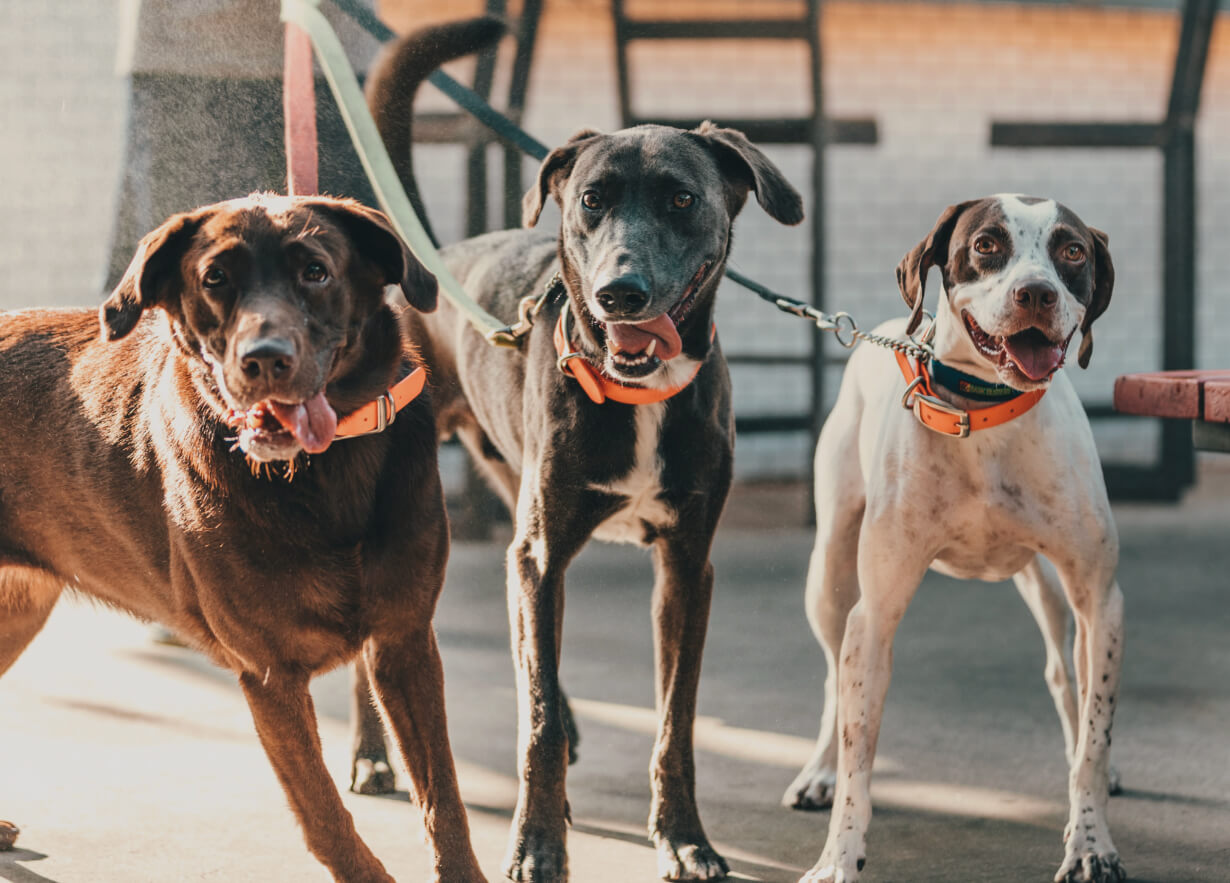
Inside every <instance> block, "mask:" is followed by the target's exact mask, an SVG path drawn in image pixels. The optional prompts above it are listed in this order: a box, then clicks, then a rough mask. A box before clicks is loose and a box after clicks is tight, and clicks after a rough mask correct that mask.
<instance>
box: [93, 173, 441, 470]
mask: <svg viewBox="0 0 1230 883" xmlns="http://www.w3.org/2000/svg"><path fill="white" fill-rule="evenodd" d="M388 284H397V285H400V286H401V288H402V291H403V292H404V293H405V295H406V298H407V300H408V301H409V302H410V303H411V304H412V305H413V306H416V307H418V308H419V309H421V310H430V309H433V308H434V307H435V303H436V280H435V277H434V276H432V275H431V274H430V273H429V272H427V270H426V269H424V268H423V266H422V265H421V264H420V263H419V262H418V261H417V260H416V259H415V258H414V257H413V256H412V255H411V254H410V252H409V251H408V250H407V249H406V248H405V246H404V245H403V244H402V242H401V240H400V239H399V238H398V236H397V234H396V233H394V231H393V229H392V228H391V227H390V226H389V223H388V221H387V220H386V219H385V217H384V216H383V215H382V214H380V213H379V212H376V211H373V210H371V209H368V208H366V207H364V206H362V205H360V204H359V203H357V202H354V201H353V200H342V199H330V198H327V197H310V198H295V197H286V196H276V195H273V194H253V195H252V196H250V197H247V198H245V199H236V200H232V201H230V202H224V203H219V204H217V205H210V206H205V207H203V208H200V209H197V210H196V211H192V212H187V213H184V214H180V215H175V216H173V217H172V218H170V219H169V220H168V221H167V222H166V223H165V224H163V225H162V226H161V227H159V228H158V229H157V230H154V231H153V232H152V233H150V234H149V235H147V236H146V237H145V238H144V239H143V240H142V241H141V244H140V246H139V248H138V249H137V254H136V256H135V257H134V258H133V260H132V264H131V265H130V266H129V267H128V271H127V273H125V275H124V278H123V279H122V280H121V281H120V284H119V285H118V286H117V287H116V289H115V291H114V292H113V293H112V295H111V297H110V298H109V299H108V300H107V302H106V303H104V304H103V306H102V309H101V310H100V318H101V321H102V329H103V333H104V335H105V336H106V337H107V338H109V339H112V340H114V339H117V338H121V337H123V336H125V335H126V334H128V333H129V332H130V331H131V330H132V329H133V328H134V327H135V326H136V324H137V322H138V320H139V319H140V318H141V315H142V313H143V312H144V311H145V310H148V309H149V308H151V307H158V308H160V309H162V310H164V311H165V312H166V313H167V315H168V317H169V318H170V320H171V323H172V327H173V329H174V334H175V337H176V340H177V341H178V342H179V343H180V344H181V345H182V346H183V348H184V349H185V350H187V351H188V352H189V353H190V354H191V355H192V357H194V358H199V359H201V360H203V362H204V364H205V365H206V366H208V369H209V372H210V374H211V375H212V378H213V380H214V383H215V385H216V389H217V393H218V395H219V396H220V399H221V402H220V404H221V405H222V406H224V407H225V408H229V409H230V410H231V411H232V412H233V413H232V414H231V415H229V417H230V420H231V422H232V423H233V424H234V425H236V426H237V428H238V430H239V445H240V447H241V448H242V449H243V451H244V453H245V454H247V456H248V457H250V458H251V459H253V460H256V461H259V462H268V461H273V460H293V459H294V458H295V457H296V456H297V455H298V454H299V452H300V451H301V450H304V451H308V452H309V453H318V452H320V451H323V450H325V449H326V448H327V447H328V446H329V444H330V442H332V440H333V437H334V434H335V432H336V429H337V410H336V409H337V407H339V406H340V407H343V408H353V407H355V406H357V405H358V404H360V402H358V401H354V400H353V398H354V396H355V395H356V392H357V391H358V389H359V388H360V387H363V386H364V383H363V377H365V376H371V377H372V378H373V382H374V383H376V384H378V385H379V388H377V389H365V390H362V394H363V395H364V396H365V397H367V398H370V397H372V396H374V395H375V394H378V393H379V392H380V391H381V389H382V388H383V384H385V383H386V382H387V381H388V377H389V374H391V373H392V371H393V370H395V368H396V366H397V364H398V362H399V361H400V358H401V346H400V338H399V337H398V336H397V333H396V322H395V320H394V319H393V317H392V314H391V311H389V310H388V308H387V306H385V303H384V299H383V292H384V288H385V286H386V285H388ZM376 326H379V328H377V327H376ZM367 385H369V386H370V385H371V384H370V383H369V384H367ZM331 399H332V401H331Z"/></svg>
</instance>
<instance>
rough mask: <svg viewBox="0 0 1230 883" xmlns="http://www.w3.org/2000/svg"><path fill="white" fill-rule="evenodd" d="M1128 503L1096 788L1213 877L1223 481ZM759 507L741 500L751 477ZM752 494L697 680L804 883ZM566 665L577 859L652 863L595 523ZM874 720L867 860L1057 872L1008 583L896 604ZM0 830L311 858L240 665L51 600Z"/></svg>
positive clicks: (786, 650) (322, 690) (640, 697)
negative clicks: (1112, 683) (1106, 767)
mask: <svg viewBox="0 0 1230 883" xmlns="http://www.w3.org/2000/svg"><path fill="white" fill-rule="evenodd" d="M1226 489H1227V484H1226V483H1225V482H1224V481H1223V482H1222V483H1220V484H1215V485H1214V486H1212V487H1209V486H1207V485H1206V486H1205V487H1204V488H1203V489H1202V491H1201V492H1200V493H1198V494H1196V495H1195V496H1194V497H1193V498H1190V499H1189V500H1188V501H1187V503H1186V504H1185V505H1184V506H1182V507H1170V508H1167V507H1125V506H1120V507H1118V508H1117V510H1116V516H1117V518H1118V521H1119V526H1120V530H1121V533H1122V544H1123V557H1122V567H1121V570H1120V581H1121V584H1122V586H1123V589H1124V592H1125V594H1126V596H1127V604H1128V607H1127V616H1128V620H1127V633H1128V644H1127V653H1126V663H1125V665H1126V670H1125V673H1124V679H1123V687H1122V693H1121V701H1120V708H1119V712H1120V713H1119V715H1118V719H1117V720H1116V725H1115V740H1114V757H1115V762H1116V764H1117V765H1118V767H1119V769H1120V771H1121V772H1122V775H1123V780H1124V784H1125V787H1126V792H1125V794H1124V795H1123V796H1121V797H1117V798H1114V799H1113V801H1112V804H1111V823H1112V830H1113V832H1114V835H1115V840H1116V843H1117V845H1118V847H1119V849H1120V851H1121V853H1122V855H1123V857H1124V860H1125V863H1126V866H1127V868H1128V871H1129V872H1130V874H1131V879H1132V880H1136V881H1155V883H1160V881H1216V880H1230V642H1228V641H1227V635H1230V603H1228V599H1227V592H1226V578H1227V577H1226V574H1227V570H1228V567H1227V565H1228V563H1230V548H1228V546H1230V542H1228V539H1227V525H1228V524H1230V518H1228V516H1230V502H1227V501H1228V500H1230V494H1226V493H1224V491H1225V490H1226ZM749 500H751V501H752V502H753V503H757V502H758V503H759V504H760V505H761V506H764V507H766V508H765V509H764V510H763V513H762V515H761V516H757V512H756V508H755V506H753V508H752V510H751V512H750V516H749V507H748V501H749ZM796 505H797V504H796V503H794V502H788V503H782V502H780V501H779V502H778V503H776V504H774V503H773V500H772V497H769V498H765V499H759V500H757V498H755V497H746V496H745V497H744V505H743V506H741V507H739V506H737V507H736V510H735V512H734V514H733V515H732V518H731V519H729V520H728V522H727V524H726V526H724V527H723V530H722V532H721V534H720V536H719V539H718V542H717V544H716V548H715V553H714V559H715V565H716V568H717V593H716V598H715V602H714V607H713V616H712V624H711V627H710V632H709V641H708V648H707V655H706V661H705V671H704V676H703V678H702V680H701V694H700V713H701V715H702V717H701V719H700V721H699V722H698V727H697V736H696V741H697V747H698V757H697V767H698V794H699V801H700V806H701V812H702V816H703V818H704V820H705V823H706V827H707V830H708V832H709V835H710V837H711V838H712V839H713V841H714V842H715V844H716V845H717V846H718V848H719V849H720V850H721V851H722V852H723V853H724V854H725V855H726V856H727V858H729V859H730V861H731V866H732V869H733V871H734V877H735V878H736V879H743V880H761V881H794V880H796V879H797V878H798V876H799V875H800V874H801V873H802V872H803V871H804V870H805V869H806V868H808V867H809V866H810V865H811V864H812V862H813V861H814V860H815V858H816V857H817V855H818V852H819V849H820V846H821V843H822V839H823V834H824V829H825V825H826V822H827V815H826V814H806V813H799V812H791V811H788V810H785V809H782V808H781V807H779V805H778V800H779V797H780V795H781V793H782V791H783V789H784V788H785V787H786V785H787V784H788V783H789V782H790V780H791V779H792V778H793V776H794V774H795V772H796V771H797V769H798V768H799V766H800V765H801V764H802V763H803V761H804V760H805V759H806V756H807V754H808V752H809V750H810V747H811V742H812V739H813V737H814V733H815V728H816V724H817V721H818V718H819V712H820V692H821V684H822V677H823V661H822V658H821V655H820V652H819V649H818V648H817V646H816V645H815V643H814V641H813V639H812V637H811V634H810V632H809V630H808V627H807V625H806V623H805V621H804V618H803V615H802V583H803V574H804V570H805V567H806V561H807V555H808V551H809V547H810V540H811V537H810V534H809V532H808V531H807V530H805V529H801V528H790V527H782V528H777V529H772V530H765V529H763V528H762V529H753V528H751V527H748V526H747V525H748V523H749V522H754V521H756V520H757V518H758V517H760V518H761V519H762V520H764V521H770V522H771V521H773V520H775V519H774V517H773V516H774V514H776V513H780V512H781V511H782V509H783V507H784V508H786V509H789V508H791V507H794V506H796ZM569 577H570V587H569V594H568V609H567V616H566V620H567V621H566V625H565V629H564V635H565V641H564V660H563V672H564V683H565V686H566V688H567V689H568V690H569V692H570V693H571V695H572V696H573V697H574V708H575V709H576V711H577V712H578V716H579V723H580V726H581V732H582V742H581V745H580V751H581V760H580V762H579V763H578V764H577V765H576V766H574V767H573V768H572V769H571V771H570V774H569V793H570V800H571V805H572V812H573V817H574V826H573V828H572V830H571V832H570V834H569V846H570V852H571V865H572V878H573V879H574V880H576V881H578V883H608V881H609V883H635V881H651V880H654V879H656V872H655V861H654V853H653V851H652V849H651V848H650V847H649V846H648V844H647V843H646V840H645V820H646V816H647V813H648V808H649V788H648V779H647V766H648V761H649V754H650V744H651V738H652V732H653V728H654V715H653V712H652V711H651V709H652V706H653V687H652V650H651V642H650V629H649V586H650V569H649V563H648V559H647V557H646V556H645V555H644V554H643V553H641V552H640V551H638V550H635V549H630V548H623V547H602V546H596V547H592V548H590V549H589V550H587V552H586V553H585V554H584V555H583V556H582V558H581V559H580V560H579V561H578V562H577V563H576V565H575V566H574V568H573V569H572V570H571V571H570V574H569ZM502 584H503V552H502V550H501V548H500V547H499V546H498V545H497V544H493V543H483V544H460V543H459V544H457V545H456V547H455V549H454V554H453V559H452V563H451V565H450V570H449V582H448V586H447V588H446V590H445V595H444V598H443V601H442V604H441V608H440V612H439V617H438V630H439V634H440V639H441V645H442V648H443V654H444V664H445V669H446V675H447V679H448V694H449V695H448V702H449V711H450V713H451V726H450V730H451V735H452V741H453V747H454V751H455V753H456V756H457V761H458V766H459V769H460V774H461V785H462V791H463V793H464V795H465V797H466V799H467V801H468V804H469V808H470V820H471V825H472V827H473V831H474V840H475V848H476V850H477V852H478V856H479V860H480V861H481V863H482V865H483V867H484V868H485V869H486V871H487V873H488V875H489V876H490V877H491V878H492V880H493V881H494V880H497V879H500V875H499V870H498V869H499V864H500V859H501V857H502V855H503V852H504V846H505V838H506V836H507V833H508V825H509V819H510V814H511V809H512V806H513V803H514V799H515V793H516V779H515V757H514V746H515V732H514V730H515V711H514V707H515V700H514V696H513V689H512V682H513V679H512V669H511V663H510V659H509V652H508V628H507V624H506V618H505V607H504V600H503V589H502ZM895 664H896V672H895V676H894V681H893V685H892V689H891V690H890V692H889V698H888V706H887V711H886V715H885V720H884V728H883V733H882V736H881V740H880V756H879V764H878V765H879V772H878V774H877V778H876V782H875V786H874V788H873V792H874V794H875V798H876V812H875V817H874V819H873V821H872V826H871V832H870V837H869V844H868V848H869V862H868V865H867V870H866V872H865V879H866V880H868V881H946V883H952V881H958V883H964V881H1011V883H1020V881H1038V883H1042V881H1048V880H1050V878H1051V875H1052V873H1053V872H1054V870H1055V869H1056V868H1057V867H1058V863H1059V860H1060V857H1061V852H1062V850H1061V845H1060V836H1061V832H1062V827H1063V823H1064V819H1065V768H1064V763H1063V758H1062V738H1061V735H1060V729H1059V725H1058V722H1057V720H1056V718H1055V713H1054V711H1053V708H1052V705H1051V701H1050V698H1049V696H1048V694H1047V691H1046V689H1045V687H1044V685H1043V681H1042V667H1043V655H1042V644H1041V641H1040V639H1039V637H1038V635H1037V633H1036V631H1035V628H1034V625H1033V622H1032V619H1031V618H1030V616H1029V614H1028V613H1027V612H1026V610H1025V607H1024V605H1023V604H1022V602H1021V601H1020V600H1019V598H1018V596H1017V595H1016V592H1015V590H1014V589H1013V588H1012V587H1011V586H1010V585H985V584H976V583H960V582H955V581H952V580H948V579H945V578H942V577H938V576H930V577H928V579H927V581H926V583H925V584H924V585H923V587H922V589H921V590H920V592H919V594H918V596H917V598H916V600H915V603H914V605H913V606H912V607H911V608H910V611H909V613H908V614H907V616H906V619H905V622H904V624H903V625H902V627H901V630H900V633H899V637H898V641H897V645H896V661H895ZM346 691H347V687H346V678H345V675H344V673H341V672H338V673H334V674H331V675H329V676H327V677H324V678H322V679H320V681H319V682H318V685H317V689H316V696H317V702H318V710H319V712H320V714H321V735H322V737H323V740H324V745H325V752H326V759H327V761H328V763H329V765H330V767H331V768H332V769H333V770H334V771H335V774H336V777H337V780H338V782H339V784H344V776H345V775H346V773H347V770H348V766H347V739H346V724H345V714H346V711H345V710H346ZM346 803H347V805H348V806H349V807H350V809H351V811H352V812H353V813H354V815H355V818H356V822H357V825H358V827H359V830H360V831H361V833H362V835H363V836H364V838H365V839H366V840H367V842H368V843H369V844H370V845H371V846H372V848H373V850H374V851H375V852H376V854H377V855H379V856H380V857H381V858H382V859H383V860H384V862H385V863H386V865H387V867H388V868H389V870H390V872H391V873H393V874H394V875H395V876H397V877H398V878H399V879H402V880H417V879H422V878H423V877H424V876H425V872H426V864H425V862H426V858H425V850H424V849H423V846H422V843H421V830H420V827H419V823H418V819H417V814H416V812H415V810H414V809H413V808H412V807H411V806H410V805H409V804H408V803H407V798H406V795H405V793H404V792H402V793H400V794H399V795H397V796H396V797H394V798H391V799H382V798H373V797H356V796H352V795H347V797H346ZM0 818H8V819H12V820H13V821H15V822H16V823H17V824H18V825H19V826H21V827H22V829H23V831H22V835H21V838H20V839H19V841H18V848H17V849H15V850H13V851H11V852H7V853H0V880H5V881H10V883H48V881H55V883H112V881H114V883H120V881H123V883H134V881H181V880H182V881H189V880H226V881H300V880H302V881H313V880H319V881H324V880H326V879H327V875H326V873H325V872H324V871H323V870H322V869H321V867H320V866H319V865H317V864H316V863H315V861H314V860H312V859H311V858H310V857H309V856H308V853H307V851H306V850H305V848H304V846H303V843H302V840H301V838H300V836H299V833H298V831H297V830H296V827H295V824H294V822H293V820H292V817H291V814H290V812H289V810H288V809H287V807H286V805H285V800H284V798H283V796H282V794H281V791H280V790H279V788H278V786H277V784H276V782H275V780H274V777H273V775H272V773H271V771H270V769H269V767H268V766H267V764H266V762H265V758H264V755H263V754H262V752H261V749H260V747H259V745H258V744H257V740H256V738H255V736H254V733H253V729H252V724H251V721H250V718H249V716H248V713H247V710H246V707H245V706H244V704H243V701H242V699H241V697H240V694H239V691H238V689H237V687H236V685H235V683H234V679H233V677H232V676H230V675H228V674H227V673H225V672H222V671H219V670H217V669H214V668H212V667H211V666H209V665H208V664H206V663H205V662H203V661H202V660H201V658H200V657H198V656H197V655H196V654H194V653H192V652H190V651H187V650H182V649H176V648H170V647H161V646H157V645H154V644H152V643H151V642H150V640H149V636H148V631H147V630H146V628H145V627H143V626H141V625H139V624H137V623H134V622H132V621H131V620H128V619H126V618H124V617H121V616H118V615H116V614H115V613H112V612H109V611H106V610H101V609H96V608H93V607H91V606H89V605H84V604H79V603H65V604H63V605H62V606H61V608H60V609H58V610H57V612H56V613H55V614H54V616H53V619H52V621H51V623H50V624H49V626H48V627H47V629H46V631H45V632H44V633H43V634H42V635H41V636H40V637H39V638H38V639H37V640H36V641H35V643H34V644H33V645H32V646H31V648H30V649H29V651H28V652H27V653H26V654H25V656H24V657H23V658H22V659H21V660H19V662H18V663H17V665H16V666H15V667H14V668H13V670H12V671H11V672H10V673H9V674H8V675H7V676H6V677H5V678H4V679H3V680H0Z"/></svg>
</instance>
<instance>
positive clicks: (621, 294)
mask: <svg viewBox="0 0 1230 883" xmlns="http://www.w3.org/2000/svg"><path fill="white" fill-rule="evenodd" d="M596 296H597V298H598V303H599V304H600V305H601V306H602V309H604V310H606V311H607V312H608V313H610V314H611V315H612V316H631V315H634V314H636V313H639V312H640V311H641V310H643V309H644V308H645V304H647V303H649V280H648V279H646V278H645V277H644V276H642V275H641V274H640V273H626V274H624V275H623V276H616V277H615V278H614V279H612V280H611V281H609V282H607V283H606V284H605V285H603V286H602V287H601V288H599V289H598V291H597V293H596Z"/></svg>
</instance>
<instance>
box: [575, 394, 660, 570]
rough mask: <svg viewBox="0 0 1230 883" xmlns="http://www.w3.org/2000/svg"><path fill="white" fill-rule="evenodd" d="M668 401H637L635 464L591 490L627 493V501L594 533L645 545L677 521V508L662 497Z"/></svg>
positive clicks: (604, 537) (610, 540)
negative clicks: (663, 433)
mask: <svg viewBox="0 0 1230 883" xmlns="http://www.w3.org/2000/svg"><path fill="white" fill-rule="evenodd" d="M665 413H666V405H665V404H662V403H656V404H649V405H637V406H636V410H635V415H636V442H635V451H634V457H633V461H632V468H631V469H630V470H629V471H628V473H627V474H626V475H624V476H623V477H622V478H619V479H616V480H615V481H611V482H608V483H593V484H591V485H590V488H591V489H592V490H596V491H601V492H603V493H606V494H615V495H617V496H621V497H624V498H625V499H626V502H625V503H624V505H623V506H622V507H621V508H620V509H619V511H618V512H616V513H615V514H614V515H612V516H611V517H610V518H608V519H606V520H605V521H603V522H602V523H601V524H600V525H598V528H597V530H595V531H594V536H595V537H597V538H598V539H600V540H605V541H607V542H611V543H634V544H636V545H640V546H645V545H648V544H649V543H651V542H652V541H653V539H654V537H655V536H656V534H657V533H658V532H659V531H661V530H662V529H663V528H665V527H670V526H672V525H673V524H674V523H675V512H674V510H673V509H672V508H671V507H670V506H669V505H667V504H666V502H665V501H664V500H663V499H662V480H661V479H662V462H661V459H660V458H659V456H658V441H659V436H660V434H661V430H662V417H663V415H664V414H665Z"/></svg>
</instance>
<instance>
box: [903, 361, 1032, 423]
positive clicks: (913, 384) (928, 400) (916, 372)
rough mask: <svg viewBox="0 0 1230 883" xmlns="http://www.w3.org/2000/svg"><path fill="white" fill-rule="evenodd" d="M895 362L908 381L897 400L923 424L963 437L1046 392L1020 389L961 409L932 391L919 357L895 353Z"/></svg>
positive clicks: (1018, 411) (1022, 410)
mask: <svg viewBox="0 0 1230 883" xmlns="http://www.w3.org/2000/svg"><path fill="white" fill-rule="evenodd" d="M894 355H896V356H897V364H898V365H900V366H901V373H902V375H903V376H904V377H905V382H906V383H907V384H908V386H907V387H906V390H905V395H904V396H902V397H901V404H902V405H903V406H904V407H905V408H907V409H910V410H913V411H914V416H915V417H917V418H918V422H920V423H921V424H922V425H923V426H925V427H927V428H928V429H933V430H935V431H936V432H938V433H940V434H941V435H951V436H954V437H955V438H965V437H966V436H968V435H969V434H970V432H972V431H973V430H975V429H990V428H991V427H992V426H1000V425H1002V424H1004V423H1007V422H1008V421H1009V420H1014V419H1016V418H1017V417H1020V416H1021V415H1022V414H1024V413H1025V412H1026V411H1028V410H1029V409H1030V408H1032V407H1033V406H1034V405H1036V404H1038V401H1039V400H1040V399H1041V398H1042V397H1043V396H1044V395H1046V388H1045V387H1043V388H1042V389H1035V390H1031V391H1030V392H1023V393H1021V394H1020V395H1019V396H1017V397H1016V398H1013V399H1009V400H1008V401H1006V402H1001V403H999V404H998V405H991V406H990V407H989V408H976V409H974V410H973V411H963V410H961V409H960V408H957V407H954V406H953V405H950V404H948V403H947V402H946V401H944V400H943V399H941V398H940V397H939V396H937V395H936V394H935V390H934V389H932V387H931V375H930V374H928V373H927V368H926V366H925V365H924V364H923V363H922V362H921V361H911V360H910V359H909V358H908V357H907V356H906V355H905V354H904V353H900V352H898V353H895V354H894Z"/></svg>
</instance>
